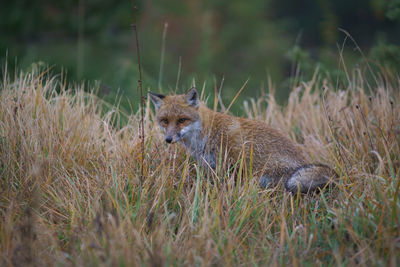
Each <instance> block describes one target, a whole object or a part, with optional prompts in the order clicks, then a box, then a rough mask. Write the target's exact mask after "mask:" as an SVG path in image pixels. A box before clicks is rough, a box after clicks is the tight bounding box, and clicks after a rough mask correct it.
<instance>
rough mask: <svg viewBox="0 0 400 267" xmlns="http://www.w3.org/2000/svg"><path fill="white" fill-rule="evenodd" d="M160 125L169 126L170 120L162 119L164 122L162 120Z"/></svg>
mask: <svg viewBox="0 0 400 267" xmlns="http://www.w3.org/2000/svg"><path fill="white" fill-rule="evenodd" d="M160 123H161V124H168V120H167V119H162V120H160Z"/></svg>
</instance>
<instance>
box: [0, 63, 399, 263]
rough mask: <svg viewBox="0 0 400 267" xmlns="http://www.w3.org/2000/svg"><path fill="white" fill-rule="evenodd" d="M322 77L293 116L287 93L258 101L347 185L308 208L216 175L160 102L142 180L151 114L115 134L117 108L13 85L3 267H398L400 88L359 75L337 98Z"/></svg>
mask: <svg viewBox="0 0 400 267" xmlns="http://www.w3.org/2000/svg"><path fill="white" fill-rule="evenodd" d="M319 77H320V76H319V75H318V74H316V75H315V77H314V78H313V79H312V80H311V81H301V82H299V83H298V84H297V85H295V87H294V88H293V90H292V93H291V94H290V98H289V100H288V104H287V106H285V107H281V106H279V105H278V104H277V103H276V101H275V99H274V95H273V94H269V95H265V96H263V97H262V98H259V99H258V100H250V101H249V102H247V103H244V110H245V111H246V114H247V116H248V117H250V118H255V119H259V120H263V121H266V122H268V123H269V124H271V125H272V126H273V127H276V128H278V129H280V130H282V131H283V132H286V133H288V134H289V135H290V137H291V138H292V139H294V140H296V141H297V142H298V143H300V144H302V145H303V146H304V148H305V150H306V151H307V152H308V154H309V156H310V158H312V159H313V161H315V162H321V163H326V164H329V165H330V166H332V167H333V168H334V169H335V170H336V171H337V172H338V173H339V175H340V178H339V180H338V182H337V186H336V187H335V188H331V189H327V190H325V191H323V192H322V193H320V194H319V195H317V196H313V195H307V196H300V195H297V196H295V195H291V194H289V193H287V192H285V191H284V190H283V189H282V188H281V187H278V188H275V189H267V190H261V189H260V188H259V187H258V185H257V180H256V179H247V178H249V177H244V178H243V179H239V178H237V177H235V174H234V173H228V174H225V175H224V177H223V176H222V174H220V172H218V171H217V173H214V174H213V175H211V178H210V176H208V177H209V178H207V177H205V173H206V170H204V169H203V168H202V167H200V166H197V165H196V163H195V162H193V161H192V160H191V159H190V158H189V157H188V156H187V155H186V153H185V151H184V150H183V149H182V148H180V147H179V146H178V145H168V146H167V145H166V144H164V143H163V142H162V138H160V133H159V131H158V129H157V128H156V126H155V125H154V124H153V123H152V118H153V116H154V114H153V113H152V111H151V109H150V105H149V103H147V105H146V107H145V110H144V114H145V130H146V137H145V155H144V163H143V164H144V165H143V167H144V176H145V180H144V181H143V182H141V181H140V179H139V178H140V169H141V167H142V166H140V164H141V154H140V153H141V149H140V140H141V139H140V136H139V132H138V123H139V115H138V114H133V115H131V116H129V118H128V123H127V125H126V126H124V127H115V125H118V120H119V115H118V114H119V113H118V110H117V107H115V108H113V109H111V111H108V112H106V113H105V114H104V111H102V110H101V107H102V104H101V101H100V100H99V99H97V98H96V96H95V95H94V94H92V93H85V91H84V90H83V88H82V86H76V87H74V88H67V86H66V85H65V83H64V82H63V79H62V78H60V77H58V76H51V75H48V73H46V72H40V73H38V72H35V71H33V72H30V73H21V74H20V75H18V76H17V78H15V80H9V78H8V77H7V75H6V76H5V77H4V78H3V80H2V83H1V92H0V164H1V165H0V172H1V180H0V185H1V186H0V190H1V193H0V213H1V216H0V251H1V253H0V263H1V265H6V266H7V265H20V266H22V265H26V264H31V265H44V264H46V265H47V264H49V265H89V266H90V265H112V266H115V265H120V266H128V265H143V264H144V265H164V264H165V265H190V266H192V265H199V266H209V265H216V266H219V265H226V266H229V265H293V266H302V265H314V264H316V265H324V266H327V265H355V264H357V265H371V264H373V265H392V266H395V265H398V264H399V257H400V256H399V255H400V254H399V252H400V233H399V231H400V228H399V227H400V199H399V197H398V195H399V186H400V174H399V173H400V96H399V79H398V78H393V77H391V78H390V79H389V78H388V77H389V76H384V75H382V76H379V77H378V78H377V81H376V85H374V86H372V85H370V84H368V83H367V82H366V79H365V78H364V77H363V73H362V72H361V71H360V70H357V69H356V70H354V71H353V72H352V73H350V74H349V78H348V82H347V84H346V86H345V87H340V88H336V85H333V84H332V83H330V82H328V81H327V80H322V79H321V78H319ZM321 88H322V89H323V93H321V90H320V89H321ZM270 89H271V90H270V91H273V88H270ZM102 114H104V115H102ZM238 181H240V182H238Z"/></svg>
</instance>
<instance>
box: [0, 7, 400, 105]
mask: <svg viewBox="0 0 400 267" xmlns="http://www.w3.org/2000/svg"><path fill="white" fill-rule="evenodd" d="M0 5H1V6H0V56H1V62H2V66H3V69H4V62H5V61H6V60H7V61H8V66H9V69H11V70H13V69H14V68H15V67H18V69H22V70H28V69H29V68H32V66H34V65H32V63H36V64H37V63H38V62H44V64H48V65H49V66H52V72H53V73H59V72H60V70H64V71H66V72H67V77H68V81H71V82H72V81H73V82H81V81H85V82H86V83H89V84H95V81H97V82H96V84H99V85H100V86H99V91H98V93H99V95H100V96H101V97H103V98H104V99H106V100H107V101H110V102H114V101H115V99H116V96H117V95H119V96H122V98H121V106H122V108H123V109H126V111H128V112H131V111H132V110H136V109H137V107H138V103H139V97H138V92H137V80H138V69H137V55H136V47H135V38H134V33H133V31H132V29H131V27H130V25H131V24H132V22H133V12H132V6H133V4H132V2H131V1H129V0H126V1H106V0H75V1H74V0H58V1H52V0H41V1H39V0H37V1H28V0H13V1H1V4H0ZM134 5H136V6H137V10H138V11H137V14H136V16H137V25H138V29H139V39H140V49H141V59H142V67H143V75H144V81H143V82H144V90H145V91H147V90H148V89H150V90H152V91H155V92H164V93H167V92H173V91H175V90H177V92H183V91H185V90H186V89H188V88H189V87H190V85H191V84H192V83H193V79H194V80H195V81H196V84H197V87H199V88H201V87H202V86H203V84H204V83H205V84H206V88H207V90H208V92H213V90H214V84H217V87H219V86H220V83H221V81H222V79H224V85H223V94H222V95H223V100H224V102H225V104H226V105H228V104H229V103H230V101H231V100H232V98H233V97H234V96H235V94H236V93H237V91H238V90H239V89H240V88H241V87H242V85H243V84H244V83H245V81H246V80H247V79H248V78H249V79H250V80H249V83H248V84H247V86H246V89H245V90H244V92H243V93H242V95H241V96H240V98H239V101H238V103H241V102H242V101H241V100H243V99H246V98H248V97H258V96H260V94H261V91H262V88H263V87H267V86H265V84H267V83H268V81H272V83H273V84H274V86H275V88H276V94H277V96H278V100H279V101H281V102H284V101H285V99H286V97H287V95H288V92H289V90H290V88H291V82H292V79H291V77H293V76H294V74H295V72H296V66H300V73H299V75H300V76H301V78H304V79H309V78H310V77H311V76H312V74H313V73H314V71H315V68H316V66H318V67H319V70H320V73H321V74H322V75H324V76H325V77H326V78H328V79H333V80H338V79H340V78H341V77H342V76H343V71H342V68H340V67H339V50H340V49H342V46H343V44H344V40H345V37H346V35H345V34H344V33H343V32H342V31H340V30H339V29H344V30H346V31H347V32H348V33H350V34H351V36H352V38H354V40H355V41H356V42H357V44H358V45H359V47H360V48H361V49H362V51H363V53H364V54H365V55H366V56H367V57H368V58H369V59H370V60H371V64H375V65H376V66H381V67H382V66H383V67H384V68H391V69H392V70H394V71H395V72H396V73H398V71H399V69H400V48H399V44H400V0H352V1H349V0H315V1H311V0H303V1H298V0H279V1H278V0H252V1H243V0H214V1H211V0H205V1H196V0H185V1H183V0H168V1H167V0H164V1H162V0H156V1H144V0H142V1H134ZM163 33H166V35H163ZM163 36H165V38H163ZM163 43H164V45H163ZM163 47H164V49H163ZM163 51H164V52H163ZM343 55H344V58H345V62H346V64H348V66H349V67H351V66H354V65H356V64H357V65H362V64H364V63H365V58H363V57H362V56H361V55H360V53H359V52H358V51H357V50H356V49H355V45H354V43H353V42H351V41H349V40H347V41H346V42H345V45H344V48H343ZM160 69H161V71H160ZM179 69H180V71H179ZM3 71H4V70H3ZM178 76H179V77H178ZM178 78H179V80H178ZM211 95H212V94H211ZM234 112H240V110H238V109H236V110H235V109H234Z"/></svg>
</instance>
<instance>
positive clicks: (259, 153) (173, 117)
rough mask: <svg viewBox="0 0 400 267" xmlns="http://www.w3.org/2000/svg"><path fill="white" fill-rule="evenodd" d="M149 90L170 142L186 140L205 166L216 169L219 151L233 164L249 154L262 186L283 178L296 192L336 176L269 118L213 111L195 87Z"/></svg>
mask: <svg viewBox="0 0 400 267" xmlns="http://www.w3.org/2000/svg"><path fill="white" fill-rule="evenodd" d="M149 94H150V97H151V99H152V101H153V103H154V104H155V106H156V109H157V114H156V117H157V121H158V123H159V124H160V126H161V127H162V128H163V129H164V132H165V136H166V141H167V142H179V143H182V144H183V145H185V146H186V148H187V149H189V150H190V151H191V152H192V155H193V157H194V158H195V159H197V160H199V161H200V162H202V163H203V164H204V163H205V164H204V165H207V166H211V167H212V168H215V167H216V159H217V158H218V157H219V156H220V155H222V156H227V157H228V162H229V163H230V164H234V163H235V162H237V161H238V160H240V159H241V158H242V157H244V159H245V163H246V166H250V165H252V171H253V173H252V174H253V176H254V177H260V186H262V187H266V186H271V185H272V186H274V185H276V184H278V183H279V182H280V181H282V182H284V183H285V185H286V188H287V189H288V190H289V191H292V192H295V191H297V190H298V189H300V191H301V192H307V191H309V190H313V189H314V188H316V187H322V186H324V185H325V184H326V183H327V182H328V180H329V179H330V177H332V176H334V172H333V170H331V169H330V168H329V167H327V166H324V165H313V164H310V162H309V161H308V160H307V158H306V156H305V154H304V152H303V150H302V149H301V147H299V146H298V145H296V144H295V143H294V142H292V141H291V140H290V139H289V138H287V137H286V136H285V135H283V134H282V133H280V132H279V131H277V130H275V129H273V128H271V127H270V126H269V125H267V124H266V123H265V122H262V121H256V120H251V119H246V118H239V117H234V116H231V115H228V114H224V113H220V112H215V111H213V110H211V109H209V108H208V107H207V106H206V105H204V104H203V103H200V101H199V99H198V92H197V90H196V89H195V88H192V89H191V90H190V91H189V92H188V93H187V94H184V95H172V96H163V95H156V94H153V93H149ZM221 148H222V151H221ZM250 160H251V161H252V162H250Z"/></svg>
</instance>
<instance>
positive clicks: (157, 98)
mask: <svg viewBox="0 0 400 267" xmlns="http://www.w3.org/2000/svg"><path fill="white" fill-rule="evenodd" d="M148 94H149V96H150V99H151V102H153V104H154V106H155V107H156V110H157V109H159V108H160V107H161V106H162V105H163V104H164V100H163V99H164V98H165V95H160V94H155V93H152V92H150V91H149V92H148Z"/></svg>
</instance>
